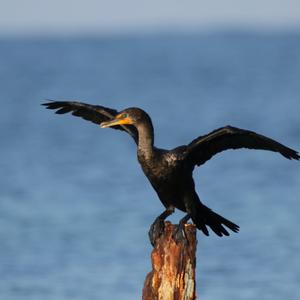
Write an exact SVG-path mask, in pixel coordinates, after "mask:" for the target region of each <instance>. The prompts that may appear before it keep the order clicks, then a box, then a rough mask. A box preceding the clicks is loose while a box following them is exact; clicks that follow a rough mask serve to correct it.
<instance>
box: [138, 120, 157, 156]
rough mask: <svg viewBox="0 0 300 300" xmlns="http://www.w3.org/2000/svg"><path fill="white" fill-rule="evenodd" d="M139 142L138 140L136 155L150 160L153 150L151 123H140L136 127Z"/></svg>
mask: <svg viewBox="0 0 300 300" xmlns="http://www.w3.org/2000/svg"><path fill="white" fill-rule="evenodd" d="M137 130H138V134H139V140H138V154H139V155H143V156H144V157H145V158H151V156H152V154H153V150H154V131H153V125H152V122H151V121H150V122H142V123H139V124H138V126H137Z"/></svg>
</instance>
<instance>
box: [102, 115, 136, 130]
mask: <svg viewBox="0 0 300 300" xmlns="http://www.w3.org/2000/svg"><path fill="white" fill-rule="evenodd" d="M132 123H133V122H132V120H131V119H130V118H128V117H127V118H120V117H119V118H118V116H116V118H115V119H112V120H110V121H107V122H102V123H101V124H100V126H101V128H107V127H111V126H116V125H128V124H132Z"/></svg>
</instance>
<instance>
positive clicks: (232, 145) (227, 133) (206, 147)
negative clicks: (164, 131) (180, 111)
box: [187, 126, 300, 166]
mask: <svg viewBox="0 0 300 300" xmlns="http://www.w3.org/2000/svg"><path fill="white" fill-rule="evenodd" d="M239 148H248V149H261V150H269V151H274V152H279V153H280V154H281V155H283V156H284V157H286V158H288V159H297V160H299V159H300V156H299V154H298V153H297V152H296V151H295V150H293V149H290V148H288V147H286V146H284V145H282V144H280V143H278V142H276V141H274V140H272V139H270V138H268V137H266V136H263V135H261V134H258V133H255V132H253V131H249V130H244V129H239V128H235V127H232V126H226V127H222V128H219V129H216V130H214V131H212V132H211V133H209V134H207V135H204V136H200V137H198V138H196V139H195V140H193V141H192V142H191V143H190V144H189V145H188V146H187V156H188V159H189V160H190V161H191V162H192V164H194V165H198V166H200V165H202V164H204V163H205V162H206V161H208V160H209V159H210V158H211V157H212V156H214V155H215V154H217V153H219V152H221V151H224V150H227V149H239Z"/></svg>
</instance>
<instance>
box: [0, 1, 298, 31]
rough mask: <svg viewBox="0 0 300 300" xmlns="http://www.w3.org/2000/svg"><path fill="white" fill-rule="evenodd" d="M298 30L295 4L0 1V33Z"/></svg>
mask: <svg viewBox="0 0 300 300" xmlns="http://www.w3.org/2000/svg"><path fill="white" fill-rule="evenodd" d="M207 28H213V29H216V28H217V29H224V28H250V29H251V28H254V29H267V30H268V29H271V30H272V29H275V30H281V29H282V30H285V29H287V28H288V29H290V28H292V29H294V28H300V0H247V1H245V0H147V1H145V0H107V1H104V0H48V1H41V0H0V33H2V34H3V33H4V34H10V33H14V34H24V33H25V34H36V33H56V34H66V33H67V34H68V33H71V34H76V33H82V32H91V33H95V32H101V33H103V32H126V31H141V30H150V31H151V30H153V31H157V30H186V29H196V30H201V29H207Z"/></svg>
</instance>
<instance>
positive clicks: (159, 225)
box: [148, 218, 165, 247]
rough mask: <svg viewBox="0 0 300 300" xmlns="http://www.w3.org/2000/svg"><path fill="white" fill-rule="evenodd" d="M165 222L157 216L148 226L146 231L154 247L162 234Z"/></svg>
mask: <svg viewBox="0 0 300 300" xmlns="http://www.w3.org/2000/svg"><path fill="white" fill-rule="evenodd" d="M164 229H165V222H164V220H163V219H161V218H157V219H156V220H155V221H154V222H153V224H152V225H151V227H150V230H149V232H148V235H149V239H150V243H151V245H152V246H153V247H154V246H155V243H156V240H157V239H158V238H159V237H160V236H161V235H162V234H163V232H164Z"/></svg>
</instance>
